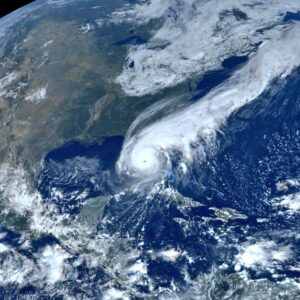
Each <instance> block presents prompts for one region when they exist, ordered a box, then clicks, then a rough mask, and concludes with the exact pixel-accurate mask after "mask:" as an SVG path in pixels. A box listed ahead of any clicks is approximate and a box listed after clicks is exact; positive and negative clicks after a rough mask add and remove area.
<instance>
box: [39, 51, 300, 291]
mask: <svg viewBox="0 0 300 300" xmlns="http://www.w3.org/2000/svg"><path fill="white" fill-rule="evenodd" d="M246 61H247V57H246V56H245V57H232V58H230V59H228V60H225V61H224V62H223V67H224V69H223V70H221V71H217V72H212V73H209V74H206V75H205V76H204V78H203V79H202V81H200V82H199V84H198V85H197V88H196V89H195V90H194V95H195V100H196V99H199V97H200V98H201V96H203V95H204V94H206V93H207V92H208V91H209V90H210V89H212V88H213V87H215V86H216V85H218V84H220V83H221V82H223V81H224V80H226V79H227V78H229V77H230V76H231V73H232V71H233V70H236V68H238V67H240V66H241V64H243V63H245V62H246ZM299 95H300V71H299V70H296V71H295V72H294V73H293V74H292V75H290V76H289V77H288V78H287V79H286V80H279V79H277V80H274V82H273V83H272V85H271V86H270V88H269V89H268V90H267V91H265V92H264V93H263V94H262V95H260V96H259V98H258V99H256V101H254V102H253V103H250V104H249V105H246V106H245V107H243V108H242V109H240V110H239V111H237V112H236V113H234V114H233V115H232V116H231V117H230V118H229V120H228V121H227V123H226V124H225V126H224V128H222V132H223V133H222V134H220V135H219V137H218V143H217V148H216V149H215V151H212V152H211V154H210V151H209V150H208V153H207V161H206V162H204V163H203V162H201V164H200V165H199V164H198V163H197V162H195V163H194V165H193V166H191V168H190V169H189V172H188V175H187V176H186V177H185V178H182V176H181V175H179V174H177V173H176V169H174V170H172V169H170V170H169V172H168V175H167V178H166V179H167V185H169V186H171V187H173V188H175V189H177V190H178V191H179V192H180V193H181V194H182V195H183V196H186V197H189V198H191V199H193V200H194V201H196V202H197V201H198V202H201V203H202V204H203V206H199V207H189V208H185V209H184V210H183V209H182V208H181V207H180V205H179V204H178V203H177V202H174V199H170V198H169V197H164V196H162V195H161V194H157V195H153V196H152V197H151V198H149V197H148V198H147V197H146V196H147V195H148V194H147V189H144V190H143V191H138V192H136V191H135V192H130V191H127V192H126V193H125V194H124V195H122V196H121V197H120V196H119V198H118V200H115V199H114V198H112V200H111V201H110V203H109V204H108V205H107V206H106V208H105V212H104V214H105V217H106V218H107V219H112V220H114V221H113V222H109V223H107V224H105V225H104V224H101V223H99V226H98V230H100V231H106V232H109V233H111V234H114V233H118V234H121V235H124V236H128V235H129V236H132V237H134V238H135V239H136V241H139V240H143V241H144V243H143V246H142V249H141V250H142V252H143V253H145V254H144V260H145V261H147V262H148V263H147V265H148V274H149V275H150V276H152V277H153V278H154V282H155V283H156V284H157V287H159V286H170V285H171V282H172V280H173V281H176V282H181V281H182V282H183V280H184V279H183V278H182V273H181V272H180V270H181V269H182V267H183V266H187V269H188V272H189V274H190V276H191V277H195V276H197V275H198V274H200V273H203V272H208V271H209V270H210V268H211V267H212V265H220V264H222V263H223V262H226V261H228V260H232V259H233V257H234V255H236V254H237V250H236V248H235V247H234V246H232V245H233V244H234V243H236V240H238V242H239V243H243V242H245V241H246V240H247V238H248V237H249V236H258V237H260V238H268V239H272V240H275V241H277V243H279V244H282V245H292V246H293V248H295V249H296V250H294V252H295V256H294V260H295V261H296V260H297V259H298V257H299V250H298V249H299V247H298V246H299V245H298V244H299V242H298V241H297V240H295V239H292V238H289V239H288V238H286V239H285V238H282V237H279V236H277V235H273V234H272V231H274V230H279V229H280V230H289V231H298V230H299V224H300V222H299V221H300V219H299V217H298V216H289V217H287V215H286V214H284V213H283V214H276V213H274V206H273V205H272V202H271V200H272V199H273V198H274V197H278V196H282V195H283V194H284V192H279V191H277V189H276V183H277V182H278V181H280V180H286V179H289V178H295V177H297V176H298V174H300V105H299V103H300V101H299ZM200 101H201V99H200ZM122 142H123V138H121V137H112V138H106V139H103V140H102V141H101V142H100V143H98V144H95V145H89V146H86V145H82V144H80V143H79V142H70V143H68V144H66V145H63V146H62V147H60V148H59V149H56V150H54V151H52V152H51V153H49V154H48V155H47V156H46V157H45V160H44V166H43V169H42V171H41V174H40V177H39V181H38V189H39V191H40V192H41V193H42V195H43V197H44V198H45V200H46V201H54V202H55V203H56V204H57V205H58V206H59V207H61V208H62V210H66V209H68V208H70V207H72V209H74V205H75V207H77V210H74V213H76V212H78V211H79V210H80V206H76V202H78V203H82V201H84V200H85V199H87V198H89V197H93V196H96V195H113V193H114V189H115V188H116V185H115V183H116V182H117V181H118V180H115V178H114V177H116V174H115V173H114V166H115V162H116V160H117V158H118V155H119V153H120V150H121V146H122ZM195 161H197V160H195ZM174 165H176V161H174ZM180 176H181V177H180ZM91 178H93V181H91ZM53 188H57V189H59V190H61V191H63V195H64V197H63V199H60V198H59V199H56V198H55V197H53V195H52V194H51V191H52V190H53ZM118 188H120V187H118ZM82 191H87V194H86V196H85V197H84V198H83V199H79V200H78V194H80V192H82ZM120 198H121V200H120ZM213 207H215V208H220V209H222V208H232V209H235V210H236V211H238V212H239V213H243V214H244V215H246V216H248V219H234V220H229V221H228V223H227V224H226V228H227V229H226V230H227V234H226V237H223V238H224V241H226V244H227V245H228V246H224V244H223V245H222V246H220V244H219V243H218V242H217V240H216V239H215V237H214V235H211V234H209V232H210V231H211V230H213V231H214V232H215V236H218V235H220V236H221V235H222V233H221V231H222V230H223V229H224V223H222V221H220V220H219V219H218V218H216V215H215V212H214V211H213V210H212V208H213ZM278 209H279V208H278ZM282 210H283V211H284V209H282ZM258 218H268V222H258ZM176 219H181V220H184V221H185V222H187V224H188V231H187V232H186V231H184V228H183V227H182V225H180V224H179V223H178V222H177V221H176ZM204 220H206V221H204ZM168 247H171V248H175V249H181V250H182V251H186V252H187V253H189V255H190V256H191V257H193V261H192V262H189V261H187V259H186V258H184V257H182V258H180V259H179V260H178V261H177V262H176V263H175V264H171V263H168V262H166V261H163V260H159V259H158V260H152V259H151V258H150V257H149V255H148V254H147V250H157V251H159V250H160V249H164V248H168ZM228 272H234V270H233V268H229V270H228ZM278 272H281V273H282V274H285V275H287V276H298V275H299V274H298V273H297V272H296V273H295V272H294V273H293V274H292V273H291V272H289V271H288V270H287V269H285V268H282V269H280V270H278ZM251 276H252V277H253V278H259V277H267V278H269V279H270V280H273V279H272V277H271V274H270V273H268V272H264V273H261V272H259V273H257V272H255V271H251Z"/></svg>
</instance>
